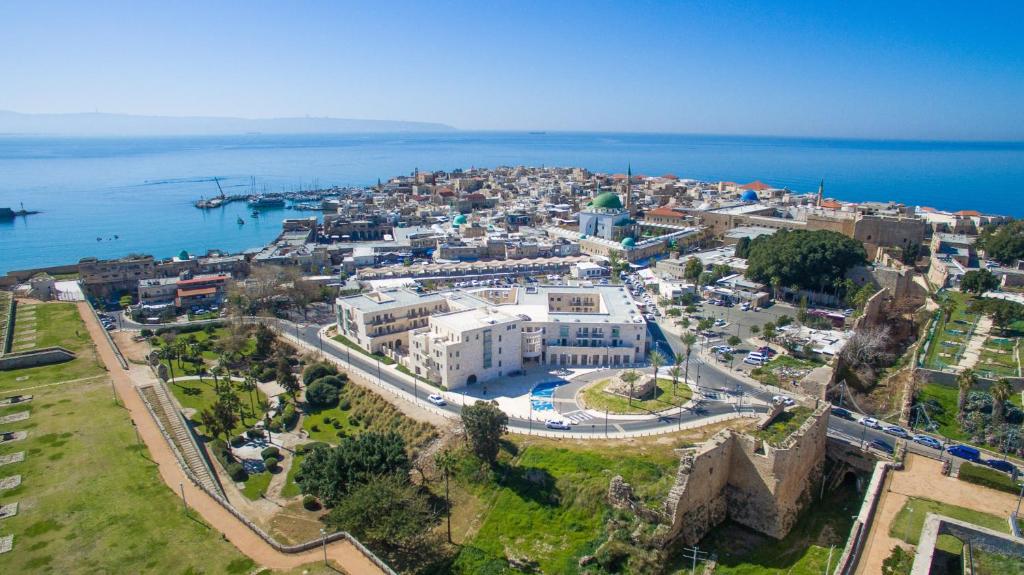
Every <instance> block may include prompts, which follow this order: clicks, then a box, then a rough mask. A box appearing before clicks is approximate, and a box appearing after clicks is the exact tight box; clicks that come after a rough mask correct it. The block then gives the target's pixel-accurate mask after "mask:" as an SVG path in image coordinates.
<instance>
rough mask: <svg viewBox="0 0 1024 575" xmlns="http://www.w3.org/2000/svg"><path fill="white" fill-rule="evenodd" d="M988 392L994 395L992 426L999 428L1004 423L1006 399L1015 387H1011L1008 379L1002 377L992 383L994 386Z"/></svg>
mask: <svg viewBox="0 0 1024 575" xmlns="http://www.w3.org/2000/svg"><path fill="white" fill-rule="evenodd" d="M988 393H989V395H991V396H992V427H994V428H998V427H999V426H1001V425H1002V424H1003V414H1004V412H1005V410H1006V405H1005V404H1006V400H1007V399H1009V398H1010V394H1011V393H1013V388H1012V387H1010V382H1009V381H1008V380H1006V379H1000V380H999V381H997V382H995V383H993V384H992V388H991V389H989V390H988Z"/></svg>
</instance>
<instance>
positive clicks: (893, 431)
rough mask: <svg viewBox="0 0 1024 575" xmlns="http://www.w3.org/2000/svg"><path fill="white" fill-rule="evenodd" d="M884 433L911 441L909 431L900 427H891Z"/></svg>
mask: <svg viewBox="0 0 1024 575" xmlns="http://www.w3.org/2000/svg"><path fill="white" fill-rule="evenodd" d="M884 431H885V432H886V433H888V434H889V435H895V436H896V437H901V438H903V439H910V434H909V433H907V430H906V429H903V428H902V427H900V426H898V425H890V426H888V427H886V428H885V429H884Z"/></svg>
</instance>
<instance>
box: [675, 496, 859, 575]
mask: <svg viewBox="0 0 1024 575" xmlns="http://www.w3.org/2000/svg"><path fill="white" fill-rule="evenodd" d="M860 505H861V495H860V494H858V493H857V490H856V487H855V486H854V485H853V484H852V483H850V484H847V483H844V484H843V485H841V486H840V487H839V488H838V489H836V490H835V491H834V492H832V493H829V494H828V495H826V497H825V500H824V501H821V502H815V503H813V504H812V507H811V508H810V509H808V510H807V511H806V512H805V513H804V514H803V515H802V516H801V517H800V519H799V520H798V521H797V523H796V525H795V526H794V527H793V530H792V531H790V533H789V535H787V536H786V537H785V538H784V539H782V540H781V541H776V540H774V539H772V538H770V537H767V536H765V535H761V534H759V533H756V532H754V531H751V530H750V529H747V528H745V527H742V526H739V525H736V524H734V523H730V522H726V523H723V524H722V525H720V526H718V527H716V528H715V529H713V530H712V531H711V533H709V534H708V535H707V537H705V538H704V539H703V540H702V541H701V542H700V548H701V549H706V550H712V551H714V552H716V553H717V554H718V567H717V568H716V569H715V573H716V575H760V574H762V573H787V574H791V575H818V574H819V573H826V572H827V571H826V563H827V562H828V558H829V548H830V547H834V548H835V549H834V550H833V552H832V565H831V567H832V568H834V567H835V565H836V561H837V560H838V559H839V555H840V554H842V548H843V545H844V544H845V542H846V537H847V535H848V534H849V533H850V527H852V525H853V518H852V516H853V515H856V513H857V510H858V509H859V508H860ZM673 567H674V568H675V569H678V571H670V572H672V573H679V572H682V573H689V567H690V563H689V562H688V561H685V560H683V559H679V558H677V559H676V564H675V565H673ZM699 572H700V567H699V566H698V573H699Z"/></svg>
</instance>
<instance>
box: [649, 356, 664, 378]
mask: <svg viewBox="0 0 1024 575" xmlns="http://www.w3.org/2000/svg"><path fill="white" fill-rule="evenodd" d="M650 361H651V368H652V369H653V370H654V384H655V385H657V384H658V368H659V367H661V366H663V365H665V356H663V355H661V352H660V351H652V352H651V355H650Z"/></svg>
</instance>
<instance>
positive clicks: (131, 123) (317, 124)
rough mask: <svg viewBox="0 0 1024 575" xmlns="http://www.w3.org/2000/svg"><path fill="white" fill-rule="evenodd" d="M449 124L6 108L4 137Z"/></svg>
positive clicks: (0, 129) (0, 126)
mask: <svg viewBox="0 0 1024 575" xmlns="http://www.w3.org/2000/svg"><path fill="white" fill-rule="evenodd" d="M453 130H455V128H453V127H452V126H449V125H447V124H436V123H431V122H403V121H396V120H351V119H346V118H308V117H307V118H267V119H261V120H260V119H250V118H229V117H215V116H209V117H203V116H181V117H175V116H133V115H130V114H101V113H82V114H21V113H18V112H8V111H4V110H0V135H3V134H17V135H46V136H201V135H216V134H249V133H260V134H344V133H372V132H450V131H453Z"/></svg>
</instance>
